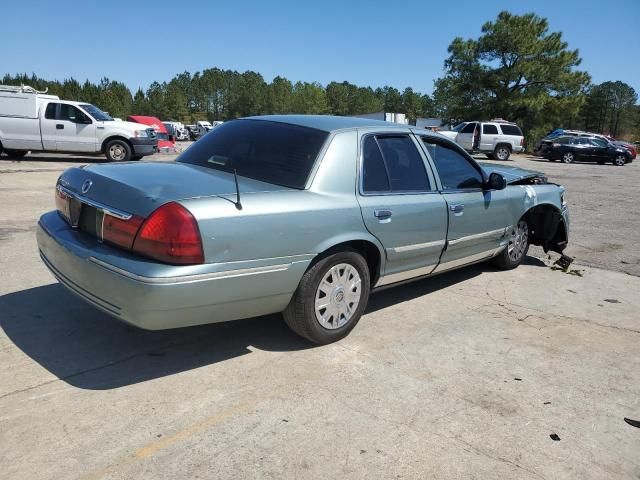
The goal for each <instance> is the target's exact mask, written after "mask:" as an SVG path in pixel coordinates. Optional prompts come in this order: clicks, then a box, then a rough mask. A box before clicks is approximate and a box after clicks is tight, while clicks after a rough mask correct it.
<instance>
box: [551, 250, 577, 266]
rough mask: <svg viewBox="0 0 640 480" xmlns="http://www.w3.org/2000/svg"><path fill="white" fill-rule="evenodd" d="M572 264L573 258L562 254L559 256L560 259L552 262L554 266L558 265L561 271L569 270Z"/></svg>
mask: <svg viewBox="0 0 640 480" xmlns="http://www.w3.org/2000/svg"><path fill="white" fill-rule="evenodd" d="M572 263H573V258H572V257H570V256H569V255H565V254H564V253H563V254H562V255H560V258H559V259H557V260H556V261H555V262H553V264H554V265H558V266H559V267H560V268H562V269H563V270H566V269H567V268H569V265H571V264H572Z"/></svg>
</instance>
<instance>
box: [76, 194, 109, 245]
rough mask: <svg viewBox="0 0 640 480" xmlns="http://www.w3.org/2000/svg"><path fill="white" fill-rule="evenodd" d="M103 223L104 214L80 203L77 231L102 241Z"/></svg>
mask: <svg viewBox="0 0 640 480" xmlns="http://www.w3.org/2000/svg"><path fill="white" fill-rule="evenodd" d="M103 221H104V212H102V211H100V210H98V209H97V208H95V207H92V206H91V205H87V204H86V203H81V209H80V215H79V217H78V230H80V231H81V232H84V233H86V234H88V235H91V236H92V237H96V238H97V239H98V240H99V241H102V238H103Z"/></svg>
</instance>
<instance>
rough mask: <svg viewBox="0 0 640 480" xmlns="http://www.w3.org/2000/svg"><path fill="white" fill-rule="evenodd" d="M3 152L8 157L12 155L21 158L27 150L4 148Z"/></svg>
mask: <svg viewBox="0 0 640 480" xmlns="http://www.w3.org/2000/svg"><path fill="white" fill-rule="evenodd" d="M4 153H6V154H7V156H9V157H13V158H22V157H24V156H25V155H26V154H27V153H28V152H27V150H5V151H4Z"/></svg>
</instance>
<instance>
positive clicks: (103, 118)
mask: <svg viewBox="0 0 640 480" xmlns="http://www.w3.org/2000/svg"><path fill="white" fill-rule="evenodd" d="M80 106H81V107H82V108H84V109H85V111H86V112H88V113H89V114H90V115H91V116H92V117H93V118H95V119H96V120H97V121H99V122H109V121H112V120H113V118H111V117H110V116H109V115H107V114H106V113H105V112H103V111H102V110H100V109H99V108H98V107H96V106H95V105H91V104H90V103H83V104H82V105H80Z"/></svg>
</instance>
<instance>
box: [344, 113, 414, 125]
mask: <svg viewBox="0 0 640 480" xmlns="http://www.w3.org/2000/svg"><path fill="white" fill-rule="evenodd" d="M354 116H355V117H358V118H369V119H371V120H382V121H383V122H391V123H399V124H401V125H408V124H409V120H408V119H407V116H406V115H405V114H404V113H391V112H375V113H364V114H362V115H354Z"/></svg>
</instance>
